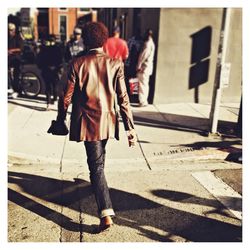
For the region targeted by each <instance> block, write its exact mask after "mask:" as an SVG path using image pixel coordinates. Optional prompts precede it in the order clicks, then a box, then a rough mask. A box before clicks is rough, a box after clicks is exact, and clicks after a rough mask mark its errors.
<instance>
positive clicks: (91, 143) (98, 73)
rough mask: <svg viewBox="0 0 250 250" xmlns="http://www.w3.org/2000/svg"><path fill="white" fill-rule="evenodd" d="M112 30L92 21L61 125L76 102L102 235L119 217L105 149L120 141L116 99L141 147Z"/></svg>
mask: <svg viewBox="0 0 250 250" xmlns="http://www.w3.org/2000/svg"><path fill="white" fill-rule="evenodd" d="M107 38H108V30H107V28H106V26H105V25H104V24H103V23H100V22H89V23H87V24H86V25H85V26H84V27H83V41H84V45H85V46H86V54H85V55H83V56H80V57H77V58H76V59H75V60H73V62H72V63H71V65H70V69H69V73H68V83H67V90H66V93H65V96H64V100H63V103H62V105H63V107H62V108H61V109H59V110H58V116H57V121H56V122H58V123H59V124H60V123H61V124H64V120H65V118H66V114H67V109H68V107H69V105H70V103H71V102H72V104H73V106H72V113H71V123H70V136H69V139H70V140H71V141H76V142H81V141H84V145H85V149H86V153H87V163H88V167H89V171H90V181H91V184H92V187H93V191H94V194H95V199H96V203H97V207H98V214H99V217H100V225H99V230H98V232H101V231H103V230H106V229H107V228H109V227H110V226H111V225H113V220H112V216H114V215H115V213H114V210H113V207H112V202H111V199H110V194H109V189H108V185H107V181H106V178H105V174H104V165H105V153H106V151H105V147H106V144H107V142H108V139H109V138H116V139H119V134H118V124H119V122H118V123H117V121H118V120H117V116H116V108H115V107H116V105H115V101H116V98H117V99H118V104H119V106H120V113H121V116H122V119H123V123H124V127H125V130H126V131H127V134H128V142H129V146H132V145H134V144H135V142H136V134H135V130H134V122H133V117H132V112H131V109H130V103H129V98H128V94H127V91H126V86H125V82H124V67H123V62H122V61H121V60H116V59H111V58H110V57H108V56H107V55H106V54H105V53H104V51H103V45H104V43H105V42H106V40H107Z"/></svg>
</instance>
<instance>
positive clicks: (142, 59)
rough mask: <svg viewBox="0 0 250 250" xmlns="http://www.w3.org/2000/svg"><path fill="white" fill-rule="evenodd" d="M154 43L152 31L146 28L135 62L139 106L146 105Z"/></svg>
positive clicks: (151, 71)
mask: <svg viewBox="0 0 250 250" xmlns="http://www.w3.org/2000/svg"><path fill="white" fill-rule="evenodd" d="M154 53H155V44H154V41H153V31H152V30H150V29H148V30H147V31H146V32H145V35H144V45H143V49H142V51H141V53H140V55H139V58H138V63H137V77H138V80H139V107H144V106H147V105H148V94H149V78H150V76H151V75H152V73H153V61H154Z"/></svg>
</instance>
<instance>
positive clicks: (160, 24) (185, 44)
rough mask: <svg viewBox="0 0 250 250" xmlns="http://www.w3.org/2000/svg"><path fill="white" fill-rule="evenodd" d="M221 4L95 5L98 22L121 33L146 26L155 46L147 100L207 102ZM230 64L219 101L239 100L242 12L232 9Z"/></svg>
mask: <svg viewBox="0 0 250 250" xmlns="http://www.w3.org/2000/svg"><path fill="white" fill-rule="evenodd" d="M222 16H223V9H222V8H120V9H108V8H103V9H98V20H101V21H103V22H104V23H105V24H106V25H107V26H108V28H109V30H110V31H111V30H112V27H113V26H114V25H115V24H118V25H119V26H120V28H121V31H122V37H123V38H124V39H126V40H127V39H128V38H129V37H131V36H132V35H133V34H134V33H135V32H137V31H138V30H141V32H142V33H143V32H144V31H145V30H146V29H147V28H151V29H152V30H153V32H154V35H153V38H154V41H155V44H156V54H155V60H154V71H153V75H152V76H151V79H150V94H149V102H150V103H171V102H196V103H211V101H212V93H213V87H214V79H215V71H216V64H217V57H218V46H219V40H220V29H221V24H222ZM226 58H227V62H229V63H231V71H230V79H229V86H228V87H227V88H225V89H223V94H222V102H240V99H241V85H242V10H241V9H239V8H233V9H232V15H231V20H230V31H229V41H228V51H227V56H226Z"/></svg>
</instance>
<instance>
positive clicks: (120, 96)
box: [116, 62, 134, 130]
mask: <svg viewBox="0 0 250 250" xmlns="http://www.w3.org/2000/svg"><path fill="white" fill-rule="evenodd" d="M116 79H117V82H116V94H117V100H118V105H119V107H120V113H121V116H122V121H123V124H124V128H125V130H131V129H134V121H133V114H132V111H131V108H130V102H129V97H128V93H127V88H126V84H125V80H124V65H123V62H120V66H119V68H118V72H117V78H116Z"/></svg>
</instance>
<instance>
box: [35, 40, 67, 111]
mask: <svg viewBox="0 0 250 250" xmlns="http://www.w3.org/2000/svg"><path fill="white" fill-rule="evenodd" d="M62 63H63V56H62V53H61V49H60V47H59V46H58V45H57V44H56V38H55V35H49V36H48V39H47V40H46V41H45V42H44V43H43V45H42V47H41V50H40V53H39V55H38V66H39V67H40V68H41V71H42V77H43V79H44V81H45V85H46V101H47V110H50V105H51V104H54V102H56V101H57V98H58V88H59V86H58V84H59V80H60V78H61V76H62V71H63V68H62ZM51 95H53V99H51Z"/></svg>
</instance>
